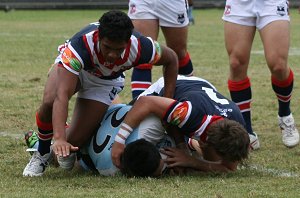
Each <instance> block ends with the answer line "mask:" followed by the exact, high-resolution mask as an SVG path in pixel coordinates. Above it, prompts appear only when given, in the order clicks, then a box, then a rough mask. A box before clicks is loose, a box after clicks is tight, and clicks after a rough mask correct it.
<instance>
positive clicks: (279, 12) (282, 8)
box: [277, 5, 287, 16]
mask: <svg viewBox="0 0 300 198" xmlns="http://www.w3.org/2000/svg"><path fill="white" fill-rule="evenodd" d="M286 13H287V12H286V9H285V6H284V5H279V6H277V15H279V16H285V15H286Z"/></svg>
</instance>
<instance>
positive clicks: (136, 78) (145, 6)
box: [128, 0, 193, 98]
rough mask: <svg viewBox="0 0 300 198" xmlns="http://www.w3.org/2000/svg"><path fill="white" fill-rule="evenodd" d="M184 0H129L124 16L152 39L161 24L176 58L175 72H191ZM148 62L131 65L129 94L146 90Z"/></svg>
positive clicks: (148, 83) (148, 73)
mask: <svg viewBox="0 0 300 198" xmlns="http://www.w3.org/2000/svg"><path fill="white" fill-rule="evenodd" d="M187 7H188V3H187V1H186V0H172V1H166V0H130V1H129V10H128V16H129V17H130V18H131V20H132V22H133V25H134V27H135V29H136V30H137V31H139V32H141V33H142V34H143V35H144V36H149V37H151V38H152V39H153V40H157V39H158V34H159V28H161V30H162V32H163V34H164V37H165V40H166V44H167V46H168V47H170V48H171V49H173V50H174V51H175V52H176V54H177V56H178V60H179V71H178V73H179V74H182V75H185V76H191V75H193V65H192V61H191V59H190V55H189V53H188V52H187V37H188V25H189V19H188V16H187ZM151 69H152V64H141V65H139V66H138V67H136V68H134V69H133V73H132V77H131V90H132V97H133V98H135V97H137V96H138V95H139V94H140V93H142V92H143V91H144V90H146V89H147V88H148V87H149V86H150V85H151V81H152V75H151Z"/></svg>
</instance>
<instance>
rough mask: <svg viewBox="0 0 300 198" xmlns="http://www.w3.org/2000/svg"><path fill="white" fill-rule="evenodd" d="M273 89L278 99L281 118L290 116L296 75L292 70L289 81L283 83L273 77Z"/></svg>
mask: <svg viewBox="0 0 300 198" xmlns="http://www.w3.org/2000/svg"><path fill="white" fill-rule="evenodd" d="M271 82H272V88H273V90H274V92H275V94H276V96H277V99H278V115H279V116H280V117H283V116H288V115H290V114H291V109H290V100H291V97H292V91H293V85H294V74H293V71H292V70H290V74H289V76H288V78H287V79H285V80H283V81H279V80H277V79H276V78H275V77H274V76H272V77H271Z"/></svg>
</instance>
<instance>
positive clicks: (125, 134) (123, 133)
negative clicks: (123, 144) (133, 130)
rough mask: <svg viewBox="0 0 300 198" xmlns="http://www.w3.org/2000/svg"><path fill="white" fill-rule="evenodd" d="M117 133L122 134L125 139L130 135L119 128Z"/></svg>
mask: <svg viewBox="0 0 300 198" xmlns="http://www.w3.org/2000/svg"><path fill="white" fill-rule="evenodd" d="M117 135H121V136H123V137H124V138H125V140H126V139H127V138H128V136H129V135H130V132H128V131H126V130H125V129H122V128H120V129H119V132H118V134H117Z"/></svg>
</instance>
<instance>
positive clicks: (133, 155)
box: [121, 139, 163, 177]
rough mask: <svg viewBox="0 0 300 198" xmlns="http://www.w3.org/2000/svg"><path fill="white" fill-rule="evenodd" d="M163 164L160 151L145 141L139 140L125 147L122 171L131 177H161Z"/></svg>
mask: <svg viewBox="0 0 300 198" xmlns="http://www.w3.org/2000/svg"><path fill="white" fill-rule="evenodd" d="M162 163H163V162H162V159H161V156H160V153H159V151H158V149H157V148H156V147H155V146H154V145H153V144H151V143H150V142H148V141H146V140H145V139H139V140H136V141H134V142H131V143H130V144H128V145H127V146H126V147H125V150H124V153H123V155H122V158H121V164H122V170H121V171H122V173H123V174H125V175H127V176H129V177H134V176H135V177H155V176H159V175H160V173H161V171H160V169H162V166H161V165H162Z"/></svg>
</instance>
